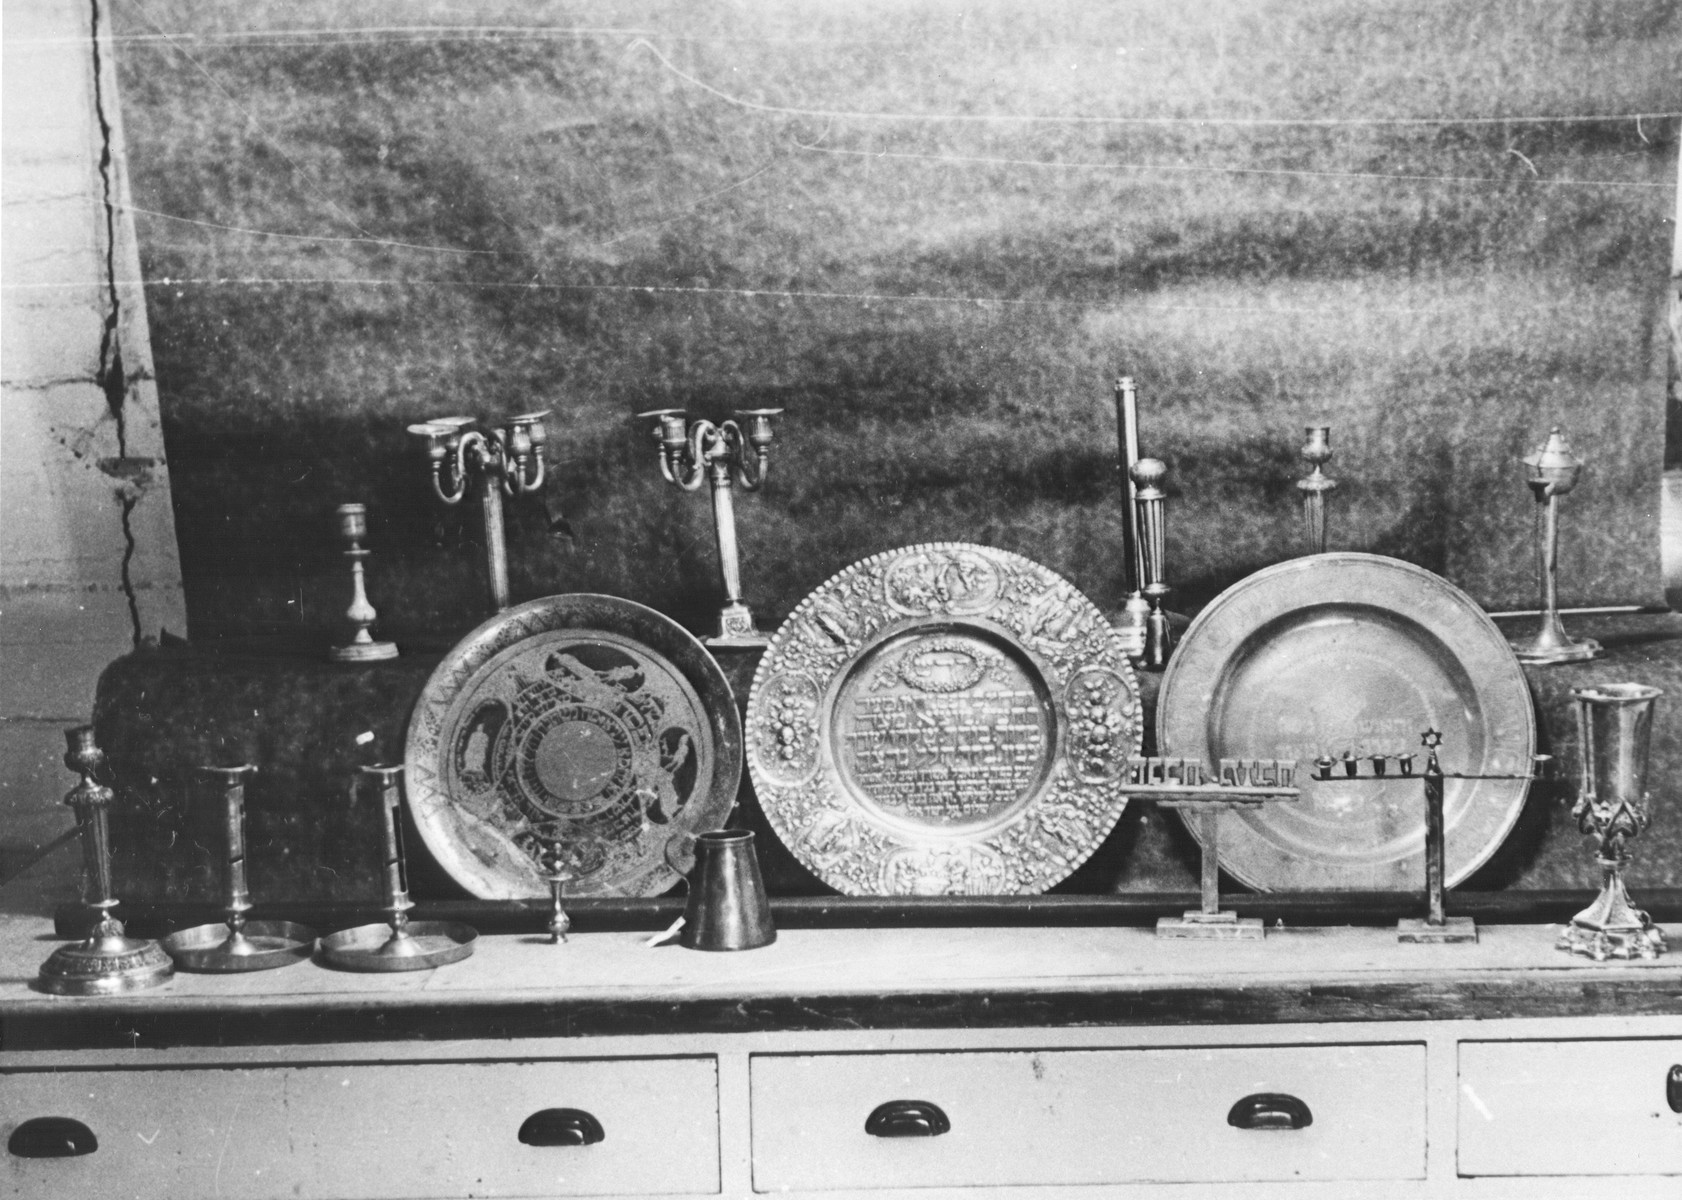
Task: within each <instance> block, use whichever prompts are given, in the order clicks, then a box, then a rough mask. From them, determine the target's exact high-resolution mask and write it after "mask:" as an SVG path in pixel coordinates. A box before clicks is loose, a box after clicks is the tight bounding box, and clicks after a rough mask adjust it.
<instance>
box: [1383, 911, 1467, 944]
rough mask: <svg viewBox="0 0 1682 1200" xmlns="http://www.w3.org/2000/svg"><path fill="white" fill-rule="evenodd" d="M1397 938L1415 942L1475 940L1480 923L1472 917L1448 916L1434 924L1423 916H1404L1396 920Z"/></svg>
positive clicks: (1432, 942)
mask: <svg viewBox="0 0 1682 1200" xmlns="http://www.w3.org/2000/svg"><path fill="white" fill-rule="evenodd" d="M1396 940H1397V941H1398V942H1408V943H1415V944H1434V943H1439V942H1475V941H1477V940H1478V924H1477V922H1476V921H1474V920H1472V918H1471V917H1447V918H1445V919H1444V920H1443V923H1442V924H1441V925H1433V924H1431V922H1429V921H1427V920H1425V919H1424V918H1423V917H1403V918H1402V919H1401V920H1400V921H1397V922H1396Z"/></svg>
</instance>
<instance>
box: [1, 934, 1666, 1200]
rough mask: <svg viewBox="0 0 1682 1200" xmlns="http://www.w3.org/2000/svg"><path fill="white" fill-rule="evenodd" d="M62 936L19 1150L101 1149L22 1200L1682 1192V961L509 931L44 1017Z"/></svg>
mask: <svg viewBox="0 0 1682 1200" xmlns="http://www.w3.org/2000/svg"><path fill="white" fill-rule="evenodd" d="M44 930H45V923H44V922H33V921H24V920H13V919H5V918H0V1037H3V1038H4V1049H3V1050H0V1137H5V1138H6V1139H8V1141H9V1142H13V1143H16V1142H17V1141H18V1140H19V1139H20V1138H22V1139H23V1140H25V1141H27V1139H28V1137H29V1136H31V1135H30V1133H29V1130H30V1129H31V1128H33V1129H37V1130H38V1129H40V1128H41V1125H40V1124H39V1123H40V1122H42V1121H43V1119H49V1120H56V1121H58V1122H74V1123H75V1125H76V1127H79V1128H80V1129H81V1130H82V1131H85V1135H86V1136H85V1140H86V1141H87V1142H89V1143H97V1149H93V1150H92V1152H91V1153H83V1154H76V1155H69V1156H64V1157H25V1156H22V1155H20V1154H18V1153H16V1152H14V1153H9V1154H7V1155H6V1156H5V1157H4V1160H3V1161H4V1167H3V1169H0V1194H4V1195H8V1196H19V1197H45V1196H78V1197H83V1196H85V1197H113V1198H118V1197H146V1198H150V1197H165V1196H167V1197H183V1198H185V1197H197V1196H205V1197H269V1196H274V1197H283V1196H284V1197H303V1198H309V1197H315V1198H332V1197H345V1198H350V1197H359V1198H360V1197H456V1196H459V1197H466V1196H556V1197H562V1196H564V1197H571V1196H594V1195H600V1196H628V1195H675V1196H690V1197H699V1196H718V1195H727V1196H744V1195H752V1194H768V1195H790V1196H823V1197H827V1198H829V1200H843V1198H846V1197H852V1198H854V1200H867V1198H871V1200H873V1198H877V1197H882V1196H885V1195H889V1194H911V1195H914V1196H917V1197H920V1198H924V1200H938V1198H941V1197H950V1196H956V1195H959V1194H963V1193H967V1192H969V1191H971V1190H975V1189H980V1188H985V1189H987V1191H986V1193H985V1194H986V1195H988V1196H990V1197H996V1198H997V1200H1017V1198H1020V1197H1026V1196H1030V1195H1032V1196H1055V1197H1068V1198H1069V1200H1086V1198H1092V1197H1100V1196H1103V1197H1139V1198H1143V1197H1148V1196H1157V1195H1163V1196H1173V1197H1179V1198H1181V1200H1193V1198H1196V1197H1214V1196H1232V1195H1244V1196H1258V1197H1276V1198H1278V1200H1286V1198H1300V1200H1331V1198H1333V1197H1337V1198H1339V1200H1342V1198H1344V1197H1349V1196H1360V1197H1363V1198H1364V1200H1365V1198H1372V1197H1380V1198H1383V1197H1393V1198H1397V1200H1401V1198H1404V1197H1405V1198H1416V1200H1417V1198H1425V1197H1457V1196H1458V1197H1473V1198H1477V1197H1486V1198H1487V1197H1496V1196H1503V1197H1505V1196H1511V1197H1525V1198H1527V1200H1529V1198H1547V1197H1556V1198H1560V1200H1563V1198H1565V1197H1571V1198H1573V1200H1576V1198H1583V1197H1590V1198H1592V1197H1597V1196H1604V1197H1617V1198H1618V1200H1631V1198H1636V1197H1653V1198H1658V1197H1664V1198H1665V1200H1676V1197H1677V1196H1679V1195H1682V1112H1679V1111H1677V1109H1682V963H1677V962H1672V963H1666V962H1663V961H1661V962H1659V963H1637V964H1618V965H1616V966H1601V967H1597V966H1594V965H1593V964H1587V963H1578V962H1575V961H1573V960H1568V959H1565V958H1563V957H1560V958H1555V957H1554V952H1553V951H1552V950H1551V946H1550V934H1549V932H1548V930H1546V929H1543V928H1540V927H1536V928H1529V927H1516V926H1515V927H1493V928H1490V929H1488V930H1486V931H1485V937H1484V940H1483V942H1482V943H1481V944H1480V945H1478V946H1472V947H1401V946H1398V945H1397V944H1396V943H1395V942H1394V940H1393V934H1390V933H1387V932H1386V931H1382V930H1356V929H1350V930H1338V931H1325V930H1321V931H1299V932H1294V933H1285V934H1281V935H1274V936H1270V937H1269V938H1268V939H1267V941H1266V942H1263V943H1260V944H1250V945H1249V946H1240V947H1231V946H1228V947H1218V946H1208V945H1197V944H1191V943H1159V942H1157V941H1156V940H1155V939H1154V938H1152V937H1151V936H1150V934H1149V933H1148V932H1147V931H1142V930H1135V929H1041V930H1023V929H1017V930H1008V929H995V930H969V929H958V930H932V929H930V930H916V929H904V930H894V931H861V930H831V931H801V930H795V931H787V932H785V933H784V935H783V937H782V938H780V939H779V941H778V942H777V943H776V945H775V946H773V947H769V948H767V949H765V950H760V951H754V952H752V953H749V954H742V955H706V954H697V953H694V952H690V951H684V950H681V949H677V948H663V949H659V950H650V949H647V948H645V947H644V946H643V945H642V941H641V938H640V937H639V936H637V935H634V934H587V935H583V936H579V937H575V938H574V939H573V941H572V942H571V943H569V944H568V945H567V946H564V947H560V948H551V947H544V946H536V945H533V944H531V942H530V941H529V940H527V939H521V938H518V937H489V938H485V939H482V940H481V945H480V949H479V951H478V952H477V953H476V954H475V955H474V957H473V958H471V959H469V960H467V961H466V962H464V963H461V964H458V965H456V966H454V967H451V968H446V969H442V970H439V971H436V972H431V973H424V974H422V975H420V976H412V977H400V978H395V979H390V978H388V979H371V978H368V977H360V976H351V975H344V974H340V973H335V972H330V971H325V970H322V969H320V968H318V967H315V966H313V965H302V966H298V967H295V968H288V969H287V970H285V971H281V972H274V973H270V974H267V975H263V976H252V977H245V978H227V977H223V978H213V977H187V976H178V977H177V978H176V980H174V981H172V982H171V983H170V984H168V985H167V986H166V987H165V988H163V989H161V990H159V991H157V992H154V993H151V994H144V993H143V994H139V995H136V996H131V997H122V998H113V999H104V1000H64V999H56V998H50V997H46V996H42V995H39V994H37V993H34V992H32V991H30V990H29V989H28V988H27V986H26V983H25V981H26V980H27V979H28V978H29V977H30V976H31V975H32V974H33V971H34V969H35V967H36V966H38V963H39V960H40V958H42V957H43V956H44V955H45V953H46V952H47V950H48V949H49V948H50V943H49V942H47V941H45V940H42V938H41V934H42V933H43V932H44ZM1673 1076H1675V1077H1676V1079H1677V1082H1676V1083H1674V1084H1672V1083H1671V1082H1670V1080H1671V1079H1672V1077H1673ZM31 1122H36V1123H37V1124H35V1125H33V1126H32V1125H31ZM20 1130H21V1131H23V1133H21V1134H20ZM59 1136H60V1137H61V1139H62V1138H63V1137H65V1136H69V1137H70V1140H71V1141H76V1140H77V1139H79V1138H83V1137H84V1134H83V1133H75V1132H73V1133H72V1134H71V1135H64V1134H62V1132H61V1133H60V1135H59ZM1234 1185H1241V1186H1240V1187H1238V1188H1236V1189H1235V1186H1234Z"/></svg>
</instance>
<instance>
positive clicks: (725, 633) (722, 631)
mask: <svg viewBox="0 0 1682 1200" xmlns="http://www.w3.org/2000/svg"><path fill="white" fill-rule="evenodd" d="M701 644H702V645H705V646H726V647H730V648H733V649H752V648H753V647H755V646H769V645H770V644H771V639H770V637H768V636H767V635H765V634H763V633H761V632H759V630H758V629H756V628H755V627H754V623H753V612H752V610H751V609H749V608H748V606H747V605H745V604H731V605H727V606H725V607H724V608H721V609H720V610H719V612H718V632H717V633H716V634H714V635H713V636H712V637H707V638H702V639H701Z"/></svg>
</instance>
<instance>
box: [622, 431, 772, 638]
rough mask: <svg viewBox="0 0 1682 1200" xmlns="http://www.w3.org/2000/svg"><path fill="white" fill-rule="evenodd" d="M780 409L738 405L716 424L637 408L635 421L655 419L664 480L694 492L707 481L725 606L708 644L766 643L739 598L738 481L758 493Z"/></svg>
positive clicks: (748, 609) (763, 481) (656, 440)
mask: <svg viewBox="0 0 1682 1200" xmlns="http://www.w3.org/2000/svg"><path fill="white" fill-rule="evenodd" d="M782 411H783V410H782V409H780V408H748V409H739V410H738V411H737V412H736V415H735V418H734V419H733V420H728V421H724V422H722V423H719V424H716V425H715V424H714V423H713V422H711V421H706V420H695V421H691V420H690V419H689V415H688V414H687V413H686V412H685V411H684V410H683V409H681V408H657V409H653V410H651V411H649V412H644V413H638V414H637V418H638V420H651V421H653V422H654V440H655V442H656V443H657V444H658V446H659V448H660V449H659V454H660V474H661V476H662V477H663V478H664V479H665V480H666V482H668V483H670V484H672V485H674V486H676V487H679V488H682V489H683V490H684V491H686V492H695V491H699V490H700V489H701V485H702V484H703V483H705V482H708V481H710V482H711V484H712V499H713V526H714V531H715V532H716V533H717V535H718V573H719V578H720V581H721V582H722V583H723V585H724V606H723V607H722V608H721V609H720V610H719V614H718V633H717V634H716V635H715V636H713V637H710V638H707V639H706V642H707V644H708V645H710V646H742V647H751V646H764V645H767V644H769V641H770V639H769V638H767V637H766V636H765V635H764V634H763V633H760V632H759V630H758V629H757V628H756V627H755V626H754V620H753V611H752V610H751V609H750V608H748V605H747V602H746V601H745V600H743V599H742V570H741V564H740V560H739V556H738V553H737V549H736V509H735V504H734V501H733V498H732V493H733V491H734V489H735V488H736V487H737V486H740V487H741V488H742V490H743V491H748V492H757V491H758V490H759V489H760V488H761V487H763V486H764V484H765V476H766V474H767V472H769V471H770V469H771V418H772V417H774V416H777V415H778V414H780V413H781V412H782Z"/></svg>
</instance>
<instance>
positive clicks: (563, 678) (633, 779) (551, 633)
mask: <svg viewBox="0 0 1682 1200" xmlns="http://www.w3.org/2000/svg"><path fill="white" fill-rule="evenodd" d="M405 761H406V766H407V775H408V797H409V808H410V810H411V812H412V813H413V814H414V818H415V824H416V826H417V827H418V828H419V829H420V833H421V837H422V838H423V839H424V840H425V842H426V844H427V847H428V848H429V849H430V850H431V851H432V854H433V856H434V857H435V858H436V859H437V860H438V861H439V863H440V864H442V865H443V867H444V868H445V869H446V870H447V871H449V873H450V874H451V875H452V876H454V877H455V879H456V880H457V882H459V883H460V884H461V885H462V886H463V887H465V888H466V889H467V890H468V891H470V892H472V893H473V894H474V895H475V896H478V897H481V898H483V899H487V900H512V899H526V898H538V897H547V896H548V895H549V888H548V883H547V881H546V880H545V878H544V875H543V873H542V867H541V865H540V863H539V857H540V855H541V854H542V852H543V845H544V840H545V839H551V838H554V837H557V836H558V837H559V838H560V839H561V845H562V847H563V849H564V852H565V855H566V861H567V863H568V865H569V866H570V867H571V868H572V869H573V870H575V871H576V872H577V877H576V881H575V882H573V883H570V884H568V885H567V894H568V895H570V896H652V895H656V894H658V893H660V892H663V891H665V890H666V889H667V888H669V887H670V886H671V885H672V884H673V883H675V882H676V881H677V879H678V874H677V872H676V871H675V870H673V869H672V868H671V867H670V866H669V865H667V862H666V858H665V849H666V843H667V842H668V841H671V840H673V839H675V838H678V837H679V836H680V835H682V834H685V833H698V832H701V831H704V830H709V829H718V828H720V827H722V826H723V824H724V822H725V820H726V819H727V818H728V816H729V815H730V809H731V806H732V805H734V804H735V802H736V788H737V785H738V784H739V782H740V781H741V775H742V727H741V719H740V717H739V716H738V714H737V709H736V701H735V697H734V696H733V695H732V694H731V691H730V685H729V683H727V682H726V680H725V678H724V673H723V672H722V671H721V670H719V667H718V664H717V663H716V662H714V661H713V658H712V656H711V655H710V654H708V653H707V651H706V648H705V647H703V646H702V645H701V643H700V642H698V641H697V640H696V639H695V638H694V637H693V636H692V635H691V634H689V633H688V631H686V630H685V629H684V628H683V627H682V626H681V625H678V624H677V623H676V622H675V621H672V620H671V619H670V618H668V617H665V616H663V615H661V614H660V613H657V612H655V611H654V610H653V609H651V608H644V607H643V606H642V605H640V604H633V603H631V602H630V601H629V600H620V599H618V598H616V597H613V596H593V595H582V594H580V595H565V596H549V597H547V598H545V599H542V600H533V601H530V602H529V603H526V604H520V605H516V606H515V607H513V608H510V609H508V610H506V611H505V612H501V613H498V614H497V615H496V616H494V617H492V618H491V619H490V620H488V621H486V622H485V623H484V624H483V625H481V626H479V628H477V629H475V630H474V631H473V632H472V633H470V634H468V635H467V637H466V638H464V639H463V640H462V641H461V642H460V643H459V644H458V645H457V646H456V647H455V649H453V650H451V651H450V653H449V654H448V655H446V656H445V658H444V660H443V661H442V662H441V663H439V664H438V669H437V670H435V671H434V672H433V673H432V678H431V679H429V680H428V681H427V684H426V689H425V690H424V691H423V692H422V693H421V698H420V700H419V701H418V702H417V703H416V705H415V711H414V714H413V716H411V717H410V719H409V740H408V748H407V751H406V755H405Z"/></svg>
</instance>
